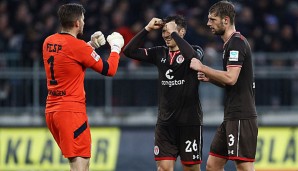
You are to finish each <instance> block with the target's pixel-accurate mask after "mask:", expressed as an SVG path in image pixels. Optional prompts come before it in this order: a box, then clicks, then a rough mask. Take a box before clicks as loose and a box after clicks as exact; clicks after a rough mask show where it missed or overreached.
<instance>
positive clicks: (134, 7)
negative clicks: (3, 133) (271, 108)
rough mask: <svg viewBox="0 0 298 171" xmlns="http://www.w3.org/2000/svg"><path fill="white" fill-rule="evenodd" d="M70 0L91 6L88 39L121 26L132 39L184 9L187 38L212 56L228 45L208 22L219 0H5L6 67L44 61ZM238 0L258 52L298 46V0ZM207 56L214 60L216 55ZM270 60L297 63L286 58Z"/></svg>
mask: <svg viewBox="0 0 298 171" xmlns="http://www.w3.org/2000/svg"><path fill="white" fill-rule="evenodd" d="M69 2H78V3H81V4H83V6H84V7H85V9H86V13H85V29H84V35H83V36H82V37H81V38H82V39H84V40H86V41H88V40H89V39H90V36H91V34H92V33H94V32H95V31H97V30H100V31H102V32H103V33H104V34H105V35H108V34H110V33H111V32H113V31H118V32H119V33H121V34H122V35H123V37H124V39H125V44H126V43H127V42H128V41H129V40H130V39H131V38H132V37H133V36H134V35H135V34H136V33H137V32H138V31H139V30H140V29H143V27H144V26H145V24H146V23H148V22H149V21H150V20H151V18H152V17H159V18H163V17H166V16H168V15H172V14H181V15H184V16H185V17H186V19H187V20H188V29H187V33H186V37H185V39H186V40H187V41H188V42H189V43H191V44H197V45H200V46H201V47H203V49H204V50H205V54H206V55H208V54H210V56H212V54H214V53H216V52H221V51H222V45H223V43H222V41H221V40H220V38H216V37H215V36H213V35H212V33H211V32H210V29H209V28H208V27H207V26H206V23H207V16H208V9H209V7H210V5H211V4H213V3H214V2H216V0H195V1H194V0H153V1H152V0H142V1H140V0H63V1H59V0H1V1H0V70H3V69H5V68H9V67H29V68H31V67H32V66H33V65H34V61H38V62H39V64H40V66H42V65H43V64H42V58H41V54H42V53H41V49H42V42H43V40H44V38H45V37H47V36H49V35H50V34H52V33H55V32H58V31H59V25H58V23H59V22H58V21H57V9H58V7H59V5H61V4H64V3H69ZM232 2H234V4H235V5H236V9H237V11H236V12H237V17H236V19H237V20H236V26H237V28H236V29H237V30H238V31H240V32H241V33H242V34H243V35H244V36H245V37H246V38H248V40H249V42H250V45H251V48H252V51H253V52H295V51H297V50H298V48H297V46H298V42H297V41H298V1H297V0H237V1H235V0H234V1H233V0H232ZM160 35H161V33H160V32H152V33H150V35H149V36H148V38H147V40H146V43H145V44H144V46H145V47H152V46H153V45H163V44H164V41H163V40H162V39H161V36H160ZM124 46H125V45H124ZM108 50H109V47H108V45H105V46H103V47H102V48H100V50H99V54H102V53H108ZM18 54H19V55H18ZM122 55H123V54H122ZM205 59H206V60H207V61H206V62H208V60H210V59H212V58H210V59H208V58H205ZM35 63H36V62H35ZM267 64H268V63H267ZM269 64H273V65H291V66H293V65H295V63H291V62H290V63H283V62H280V61H271V62H270V63H269ZM139 65H142V66H145V65H146V64H144V63H138V62H136V61H133V60H130V59H127V58H121V61H120V66H121V67H124V68H125V67H126V68H128V69H135V68H137V67H138V66H139ZM296 65H297V64H296ZM7 84H8V82H7V80H5V79H1V84H0V85H1V86H0V88H1V90H5V91H6V90H8V91H9V86H7ZM1 95H2V94H0V99H1ZM4 95H5V94H4ZM257 103H258V102H257ZM268 103H271V102H268Z"/></svg>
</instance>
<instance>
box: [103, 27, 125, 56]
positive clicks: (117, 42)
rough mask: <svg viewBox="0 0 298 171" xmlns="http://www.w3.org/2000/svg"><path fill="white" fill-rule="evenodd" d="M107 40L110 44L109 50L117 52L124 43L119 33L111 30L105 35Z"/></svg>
mask: <svg viewBox="0 0 298 171" xmlns="http://www.w3.org/2000/svg"><path fill="white" fill-rule="evenodd" d="M107 41H108V42H109V44H110V46H111V52H117V53H118V54H119V53H120V52H121V48H122V47H123V45H124V39H123V37H122V35H121V34H119V33H118V32H113V33H112V34H110V35H109V36H108V37H107Z"/></svg>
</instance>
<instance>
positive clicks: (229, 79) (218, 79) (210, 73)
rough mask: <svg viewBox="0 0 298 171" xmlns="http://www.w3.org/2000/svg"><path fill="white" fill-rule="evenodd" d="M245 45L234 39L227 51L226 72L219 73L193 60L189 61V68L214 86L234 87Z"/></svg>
mask: <svg viewBox="0 0 298 171" xmlns="http://www.w3.org/2000/svg"><path fill="white" fill-rule="evenodd" d="M244 49H245V43H244V42H243V41H242V40H241V39H240V38H236V39H234V40H233V42H231V45H230V48H229V49H227V51H228V53H229V57H228V62H227V66H226V68H227V71H221V70H216V69H212V68H210V67H208V66H206V65H203V64H202V63H201V61H199V60H197V59H195V58H193V59H192V60H191V64H190V67H191V68H192V69H194V70H196V71H200V72H203V73H204V74H205V75H206V77H207V78H209V81H210V82H212V83H214V84H215V85H223V86H226V85H234V84H235V83H236V82H237V80H238V77H239V74H240V71H241V67H242V63H243V61H244V56H245V50H244Z"/></svg>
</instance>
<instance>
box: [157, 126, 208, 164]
mask: <svg viewBox="0 0 298 171" xmlns="http://www.w3.org/2000/svg"><path fill="white" fill-rule="evenodd" d="M202 145H203V137H202V126H200V125H195V126H176V127H174V126H165V125H156V127H155V147H154V155H155V160H156V161H158V160H176V159H177V157H178V156H180V159H181V163H182V164H187V165H193V164H200V163H201V162H202Z"/></svg>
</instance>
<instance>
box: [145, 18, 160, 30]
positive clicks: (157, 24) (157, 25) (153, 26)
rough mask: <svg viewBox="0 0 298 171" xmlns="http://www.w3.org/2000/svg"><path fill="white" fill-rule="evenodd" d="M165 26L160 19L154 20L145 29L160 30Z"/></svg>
mask: <svg viewBox="0 0 298 171" xmlns="http://www.w3.org/2000/svg"><path fill="white" fill-rule="evenodd" d="M163 26H164V22H163V21H162V19H160V18H152V19H151V21H150V22H149V23H148V24H147V26H146V27H145V29H146V30H147V31H151V30H156V29H160V28H162V27H163Z"/></svg>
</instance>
